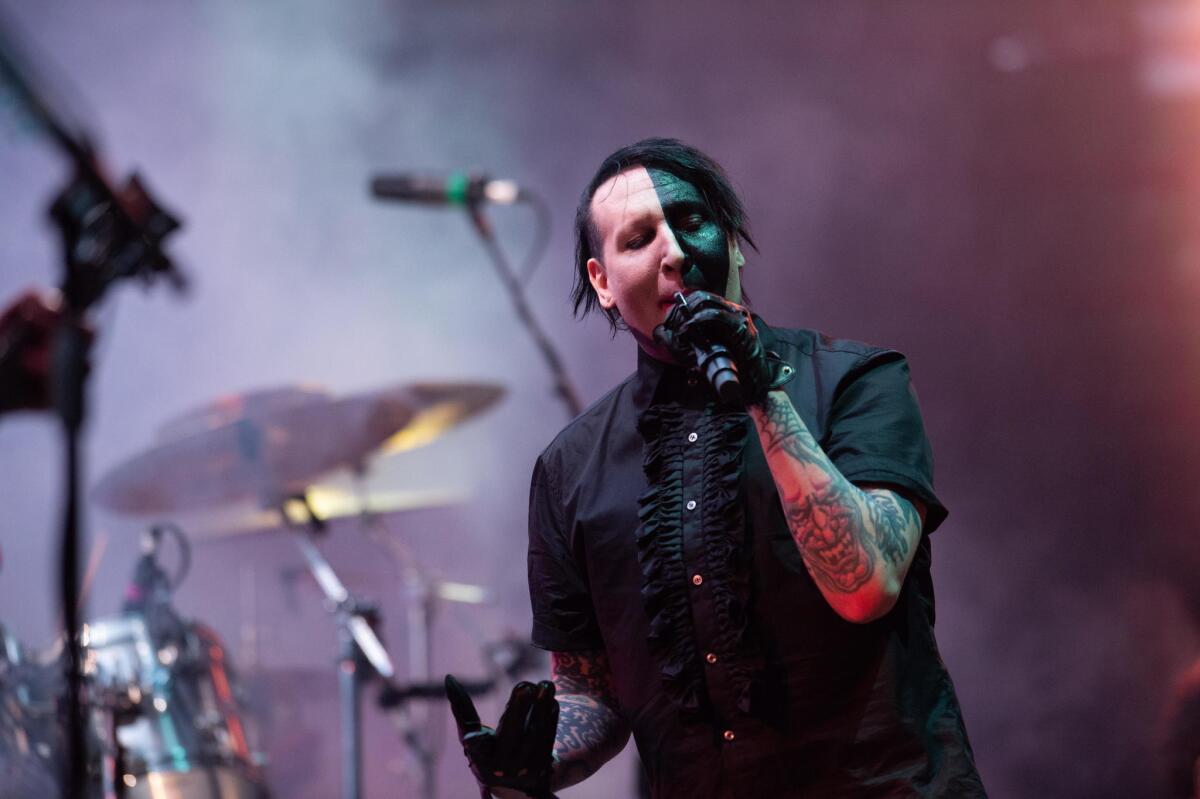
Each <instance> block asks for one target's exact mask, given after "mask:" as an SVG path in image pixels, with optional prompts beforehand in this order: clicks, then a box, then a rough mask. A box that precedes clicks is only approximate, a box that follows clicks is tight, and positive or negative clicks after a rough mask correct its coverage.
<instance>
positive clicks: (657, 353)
mask: <svg viewBox="0 0 1200 799" xmlns="http://www.w3.org/2000/svg"><path fill="white" fill-rule="evenodd" d="M629 332H630V333H632V334H633V338H634V340H635V341H637V344H638V346H639V347H641V348H642V352H644V353H646V354H647V355H649V356H650V357H651V358H654V359H655V360H658V361H662V362H664V363H678V361H676V360H675V356H674V355H672V354H671V351H670V350H668V349H667V348H666V347H664V346H663V345H662V344H659V343H658V342H657V341H655V340H654V338H653V337H652V336H651V337H647V336H646V335H645V334H644V333H639V332H638V331H636V330H633V329H632V328H630V330H629Z"/></svg>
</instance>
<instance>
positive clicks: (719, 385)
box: [675, 291, 743, 405]
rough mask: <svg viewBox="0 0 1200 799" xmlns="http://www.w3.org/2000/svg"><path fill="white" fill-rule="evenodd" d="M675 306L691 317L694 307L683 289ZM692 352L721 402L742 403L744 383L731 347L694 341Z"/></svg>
mask: <svg viewBox="0 0 1200 799" xmlns="http://www.w3.org/2000/svg"><path fill="white" fill-rule="evenodd" d="M675 306H676V307H677V308H683V310H684V313H685V315H687V317H688V318H691V315H692V309H691V307H690V306H689V305H688V304H687V297H686V296H684V294H683V292H682V291H677V292H675ZM692 354H693V355H694V356H695V358H696V368H697V369H699V370H700V371H701V372H703V373H704V377H705V378H706V379H707V380H708V382H709V384H711V385H712V387H713V391H715V392H717V396H718V397H720V399H721V402H723V403H725V404H726V405H742V404H743V403H742V383H741V380H740V379H739V378H738V370H737V364H735V363H734V362H733V359H732V358H730V357H729V349H728V348H726V347H725V345H724V344H714V343H712V342H707V341H705V342H698V343H697V342H693V343H692Z"/></svg>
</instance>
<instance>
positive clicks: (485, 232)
mask: <svg viewBox="0 0 1200 799" xmlns="http://www.w3.org/2000/svg"><path fill="white" fill-rule="evenodd" d="M466 208H467V216H469V217H470V218H471V225H472V227H474V228H475V232H476V233H477V234H479V239H480V240H481V241H482V242H483V248H484V249H485V250H486V251H487V254H488V255H489V256H490V257H491V259H492V265H493V266H495V268H496V274H498V275H499V276H500V283H501V284H502V285H503V286H504V288H505V290H506V291H507V292H508V296H509V299H510V300H512V304H513V308H514V309H515V310H516V312H517V318H518V319H519V320H520V321H521V324H523V325H524V326H525V329H526V330H527V331H529V335H530V336H531V337H532V338H533V343H534V344H535V345H536V346H537V349H538V352H539V353H540V354H541V356H542V359H543V360H545V362H546V366H547V367H549V369H550V374H551V376H552V377H553V378H554V393H555V395H556V396H557V397H558V398H559V399H560V400H561V401H562V403H563V406H564V407H565V408H566V409H567V415H568V416H570V417H571V418H572V419H573V418H575V417H576V416H578V415H579V414H580V413H581V412H582V411H583V402H582V401H581V400H580V399H579V392H578V391H577V390H576V388H575V385H574V384H573V383H572V382H571V378H570V376H569V375H568V374H567V369H566V367H565V366H563V361H562V356H560V355H559V353H558V350H557V349H555V347H554V342H552V341H551V340H550V337H549V336H547V335H546V333H545V331H544V330H542V326H541V325H540V324H539V323H538V321H537V319H536V318H535V317H534V315H533V311H532V310H531V309H530V307H529V303H528V302H527V301H526V299H525V289H524V287H523V286H522V285H521V281H520V280H518V279H517V276H516V273H515V272H514V271H513V268H512V265H511V264H510V263H509V262H508V258H507V257H506V256H505V255H504V251H503V250H501V249H500V243H499V242H498V241H497V240H496V236H495V233H493V231H492V225H491V223H490V222H489V221H488V218H487V216H485V215H484V213H483V207H482V205H481V204H480V203H479V202H468V203H467V205H466Z"/></svg>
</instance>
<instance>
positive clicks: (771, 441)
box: [448, 139, 985, 799]
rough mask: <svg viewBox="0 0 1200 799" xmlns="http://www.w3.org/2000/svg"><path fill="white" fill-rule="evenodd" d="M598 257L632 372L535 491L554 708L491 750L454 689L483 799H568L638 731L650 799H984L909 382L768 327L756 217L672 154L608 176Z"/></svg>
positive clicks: (659, 142) (726, 189) (582, 279)
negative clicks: (633, 359)
mask: <svg viewBox="0 0 1200 799" xmlns="http://www.w3.org/2000/svg"><path fill="white" fill-rule="evenodd" d="M576 236H577V256H578V257H577V262H578V263H577V268H578V273H577V276H576V287H575V293H574V299H575V308H576V311H577V312H578V311H580V310H581V309H582V311H583V312H585V313H586V312H587V311H590V310H592V309H594V308H595V307H596V306H599V307H600V308H601V309H602V310H603V311H604V313H606V314H607V315H608V317H609V319H610V321H611V322H612V323H613V324H614V325H615V326H618V327H621V328H625V329H627V330H628V331H629V332H630V333H631V334H632V335H633V338H634V339H635V340H636V342H637V345H638V352H637V370H636V372H635V373H634V374H632V375H631V376H630V377H629V378H627V379H626V380H625V381H624V382H622V383H621V384H620V385H618V386H617V387H616V388H614V389H613V390H612V391H610V392H609V393H608V394H607V395H605V396H604V397H603V398H602V399H600V400H599V401H598V402H596V403H595V404H594V405H592V406H591V407H590V408H589V409H588V410H586V411H585V412H584V413H583V414H582V415H580V416H579V417H578V418H576V419H575V420H574V421H572V422H571V423H570V424H569V425H568V426H567V427H566V428H565V429H564V430H563V431H562V432H561V433H559V435H558V436H557V437H556V438H555V439H554V441H553V442H552V443H551V444H550V446H549V447H547V448H546V450H545V451H544V452H543V453H542V455H541V456H540V457H539V458H538V461H537V463H536V465H535V467H534V471H533V481H532V488H531V493H530V506H529V589H530V597H531V600H532V604H533V619H534V621H533V643H534V644H536V645H537V646H539V647H542V648H544V649H547V650H550V652H551V653H552V663H553V684H551V683H550V682H543V683H542V684H541V685H538V686H534V685H531V684H529V683H522V684H520V685H518V686H517V687H516V688H515V689H514V692H513V696H512V698H511V699H510V701H509V705H508V707H507V708H506V710H505V713H504V715H503V716H502V718H501V720H500V723H499V725H498V726H497V728H496V729H495V730H493V729H491V728H489V727H485V726H482V725H481V724H480V723H479V720H478V717H477V716H476V715H475V713H474V709H473V708H472V707H471V703H470V700H469V699H467V698H466V696H465V694H464V693H463V692H462V691H461V690H460V688H459V686H458V685H457V683H455V682H454V681H453V679H452V678H451V679H449V680H448V690H449V693H450V699H451V702H452V707H453V708H454V711H455V715H456V717H457V719H458V721H459V729H460V734H461V736H462V738H463V743H464V749H465V751H466V753H467V757H468V761H469V762H470V765H471V768H472V771H473V772H474V774H475V776H476V778H477V780H478V781H479V782H480V785H481V790H482V792H483V794H484V795H485V796H486V795H487V793H488V792H489V791H490V792H491V793H494V794H495V795H496V796H505V797H506V796H521V795H528V796H535V797H537V796H548V795H549V794H550V792H551V791H553V790H556V789H558V788H561V787H565V786H568V785H572V784H575V783H576V782H579V781H580V780H583V779H585V778H586V777H588V776H589V775H591V774H592V773H593V772H595V771H596V769H598V768H599V767H600V766H601V765H602V764H603V763H604V762H605V761H607V760H608V759H609V758H611V757H612V756H613V755H615V754H616V753H617V752H618V751H620V749H621V748H622V747H623V746H624V745H625V743H626V741H627V740H628V737H629V734H630V732H632V734H633V737H634V740H635V742H636V744H637V748H638V752H639V754H640V755H641V759H642V762H643V764H644V766H645V769H646V773H647V777H648V779H649V782H650V786H651V792H652V795H653V796H654V797H655V798H656V799H684V797H686V798H687V799H698V798H699V799H707V798H709V797H711V798H712V799H732V798H734V797H737V798H739V799H740V798H741V797H747V798H749V797H772V799H784V798H786V797H822V798H824V797H954V798H955V799H964V798H965V797H982V796H985V793H984V789H983V786H982V783H981V782H980V779H979V775H978V773H977V771H976V768H975V764H974V759H973V755H972V752H971V746H970V743H969V742H968V740H967V734H966V730H965V729H964V726H963V721H962V716H961V713H960V710H959V706H958V701H957V699H956V697H955V693H954V688H953V685H952V683H951V681H950V676H949V674H947V672H946V667H945V665H944V664H943V663H942V660H941V658H940V656H939V655H938V650H937V646H936V644H935V642H934V636H933V618H934V608H933V589H932V584H931V580H930V540H929V535H930V534H931V533H932V532H933V531H934V530H935V529H936V528H937V527H938V525H939V524H941V522H942V521H943V520H944V519H945V517H946V509H945V508H944V507H943V505H942V504H941V502H940V501H939V500H938V498H937V496H936V495H935V494H934V491H933V484H932V460H931V454H930V449H929V444H928V442H927V440H926V438H925V431H924V427H923V424H922V421H921V416H920V411H919V409H918V407H917V401H916V396H915V394H914V392H913V389H912V387H911V386H910V383H909V375H908V366H907V364H906V362H905V359H904V357H903V356H902V355H900V354H899V353H896V352H893V351H890V350H886V349H881V348H878V347H872V346H868V345H865V344H861V343H858V342H854V341H847V340H840V339H830V338H827V337H825V336H823V335H821V334H819V333H816V332H814V331H811V330H793V329H783V328H771V327H768V326H767V325H766V323H765V322H763V320H762V319H760V318H759V317H757V316H752V315H751V314H750V313H749V311H748V310H747V309H746V308H745V306H744V305H743V296H742V289H741V273H742V267H743V264H744V259H743V257H742V253H741V249H740V247H741V244H742V243H743V242H744V243H746V244H749V245H750V246H753V242H752V241H751V239H750V235H749V233H748V230H747V225H746V220H745V214H744V211H743V207H742V203H741V200H740V199H739V198H738V196H737V195H736V194H735V193H734V191H733V189H732V188H731V186H730V185H729V182H728V180H727V179H726V177H725V175H724V174H723V172H722V170H721V169H720V167H719V166H718V165H717V164H716V163H715V162H713V161H712V160H711V159H710V158H708V157H707V156H706V155H704V154H703V153H701V152H699V151H697V150H696V149H694V148H692V147H689V146H687V145H685V144H682V143H680V142H678V141H675V140H671V139H647V140H645V141H641V142H638V143H637V144H633V145H630V146H628V147H625V148H622V149H621V150H618V151H617V152H615V153H613V154H612V155H611V156H609V157H608V158H607V159H605V160H604V162H603V163H602V164H601V165H600V168H599V170H598V171H597V172H596V175H595V177H593V179H592V181H591V182H590V183H589V185H588V187H587V189H586V190H585V191H584V194H583V197H582V199H581V202H580V206H579V210H578V212H577V215H576ZM722 352H724V353H726V354H727V357H728V359H729V362H731V363H729V362H727V363H726V364H725V365H731V366H732V367H733V368H734V369H736V375H737V383H736V385H733V386H732V387H730V386H725V387H724V388H722V389H721V393H720V394H718V391H717V390H716V389H715V388H714V386H716V385H720V383H719V379H717V380H715V381H714V380H713V379H711V378H712V375H711V373H712V372H714V371H715V369H714V368H710V367H712V366H713V364H714V355H716V356H720V354H721V353H722ZM715 364H716V368H719V367H720V366H721V365H722V363H721V361H720V359H719V357H718V358H717V359H716V361H715ZM725 374H726V375H728V374H729V372H728V371H726V372H725ZM556 703H557V706H556ZM551 741H552V743H551ZM551 746H552V747H553V751H552V752H551V751H550V749H551Z"/></svg>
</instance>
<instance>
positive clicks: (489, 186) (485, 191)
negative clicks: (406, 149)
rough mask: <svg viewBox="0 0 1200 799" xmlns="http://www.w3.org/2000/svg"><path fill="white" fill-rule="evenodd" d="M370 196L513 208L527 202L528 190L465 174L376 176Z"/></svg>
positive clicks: (507, 182)
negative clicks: (444, 175) (511, 206)
mask: <svg viewBox="0 0 1200 799" xmlns="http://www.w3.org/2000/svg"><path fill="white" fill-rule="evenodd" d="M371 194H373V195H375V197H376V198H377V199H380V200H395V201H398V202H410V203H421V204H423V205H459V206H466V207H469V206H472V205H478V204H480V203H493V204H496V205H512V204H513V203H518V202H523V201H524V200H526V199H527V195H526V193H525V191H524V190H523V189H522V188H521V187H520V186H518V185H517V184H516V183H515V182H513V181H511V180H493V179H491V178H489V177H488V176H487V175H469V174H467V173H466V172H452V173H450V175H448V176H447V177H442V178H439V177H430V176H429V175H414V174H411V173H400V174H396V175H376V176H375V177H373V178H371Z"/></svg>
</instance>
